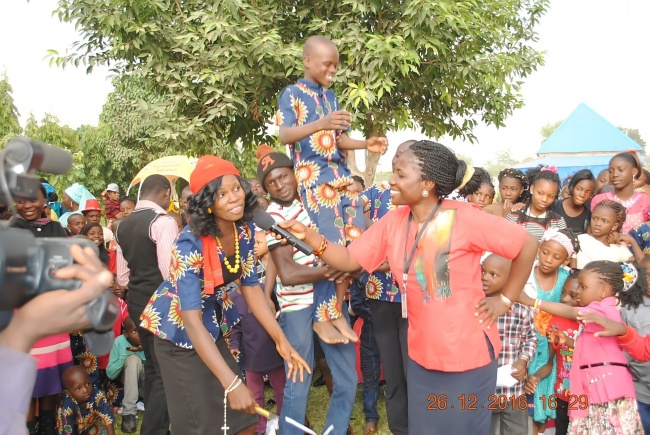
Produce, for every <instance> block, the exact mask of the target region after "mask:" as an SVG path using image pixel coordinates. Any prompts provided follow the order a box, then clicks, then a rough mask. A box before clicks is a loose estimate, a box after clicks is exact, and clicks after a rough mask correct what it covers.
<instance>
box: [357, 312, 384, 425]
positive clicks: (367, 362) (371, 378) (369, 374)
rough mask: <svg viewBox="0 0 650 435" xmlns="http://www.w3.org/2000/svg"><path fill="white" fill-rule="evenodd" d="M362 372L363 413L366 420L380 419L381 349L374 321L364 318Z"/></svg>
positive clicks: (362, 329) (362, 328)
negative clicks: (373, 325) (376, 339)
mask: <svg viewBox="0 0 650 435" xmlns="http://www.w3.org/2000/svg"><path fill="white" fill-rule="evenodd" d="M360 341H361V373H362V374H363V415H364V416H365V417H366V421H375V422H377V421H379V413H378V412H377V400H378V399H379V377H380V376H381V367H380V365H379V350H378V349H377V343H376V342H375V334H374V333H373V330H372V322H371V321H370V320H369V319H368V320H366V319H364V321H363V326H362V327H361V340H360Z"/></svg>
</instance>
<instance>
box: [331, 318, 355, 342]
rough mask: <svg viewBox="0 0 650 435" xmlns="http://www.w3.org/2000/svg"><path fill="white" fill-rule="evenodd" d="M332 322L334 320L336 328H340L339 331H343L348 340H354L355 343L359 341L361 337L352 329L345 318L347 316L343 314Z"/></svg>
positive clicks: (333, 323)
mask: <svg viewBox="0 0 650 435" xmlns="http://www.w3.org/2000/svg"><path fill="white" fill-rule="evenodd" d="M331 322H332V325H334V327H335V328H336V329H338V330H339V332H340V333H341V334H342V335H343V336H344V337H345V338H347V339H348V340H350V341H352V342H354V343H356V342H357V341H359V337H357V334H356V332H354V331H353V330H352V328H350V324H349V323H348V321H347V320H346V319H345V317H343V316H341V317H339V318H338V319H334V320H332V321H331Z"/></svg>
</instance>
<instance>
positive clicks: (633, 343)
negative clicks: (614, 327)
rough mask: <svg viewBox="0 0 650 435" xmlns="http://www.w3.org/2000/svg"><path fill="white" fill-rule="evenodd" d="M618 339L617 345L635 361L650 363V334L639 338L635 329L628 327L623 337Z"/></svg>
mask: <svg viewBox="0 0 650 435" xmlns="http://www.w3.org/2000/svg"><path fill="white" fill-rule="evenodd" d="M617 338H618V344H620V345H621V348H622V349H623V350H624V351H625V352H627V353H628V354H629V355H630V356H631V357H632V358H634V359H635V360H637V361H641V362H645V361H650V334H648V335H644V336H640V335H639V333H638V332H637V331H636V329H634V328H632V327H630V326H628V327H627V332H626V333H625V335H622V336H620V337H617Z"/></svg>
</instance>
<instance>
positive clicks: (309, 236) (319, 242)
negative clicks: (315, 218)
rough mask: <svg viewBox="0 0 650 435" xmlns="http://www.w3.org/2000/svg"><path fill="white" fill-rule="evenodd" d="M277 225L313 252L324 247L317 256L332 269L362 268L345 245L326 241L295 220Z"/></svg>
mask: <svg viewBox="0 0 650 435" xmlns="http://www.w3.org/2000/svg"><path fill="white" fill-rule="evenodd" d="M279 225H280V226H281V227H282V228H285V229H287V230H289V231H291V232H292V233H293V234H294V235H295V236H296V237H298V238H299V239H301V240H304V241H305V243H307V244H308V245H309V246H310V247H311V248H312V249H313V250H314V253H319V251H320V250H321V249H322V248H325V249H324V250H323V252H322V253H319V254H320V255H319V257H320V259H321V260H323V261H324V262H325V263H327V264H328V265H329V266H331V267H333V268H334V269H337V270H340V271H342V272H356V271H359V270H361V269H362V267H361V266H360V265H359V263H357V260H355V259H354V257H353V256H352V255H351V254H350V251H348V249H347V248H346V247H345V246H342V245H339V244H336V243H328V242H327V241H326V239H325V238H324V236H321V235H320V234H319V233H318V232H317V231H314V230H312V229H311V228H308V227H307V226H305V225H303V224H301V223H300V222H298V221H295V220H290V221H285V222H280V223H279ZM325 245H326V246H325Z"/></svg>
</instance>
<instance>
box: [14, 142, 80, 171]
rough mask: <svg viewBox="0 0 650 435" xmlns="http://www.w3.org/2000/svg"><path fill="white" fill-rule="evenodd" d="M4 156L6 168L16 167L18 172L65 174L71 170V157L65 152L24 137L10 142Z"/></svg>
mask: <svg viewBox="0 0 650 435" xmlns="http://www.w3.org/2000/svg"><path fill="white" fill-rule="evenodd" d="M4 155H5V158H6V160H7V165H8V166H10V167H16V169H18V171H20V170H21V169H22V172H28V171H30V170H33V171H41V172H47V173H50V174H65V173H67V172H68V171H69V170H70V169H71V168H72V155H71V154H70V153H69V152H68V151H67V150H64V149H61V148H57V147H54V146H52V145H47V144H45V143H42V142H37V141H35V140H34V139H31V138H28V137H25V136H18V137H15V138H13V139H12V140H10V141H9V143H8V144H7V146H6V147H5V149H4ZM18 171H17V172H18ZM18 173H19V172H18Z"/></svg>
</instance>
